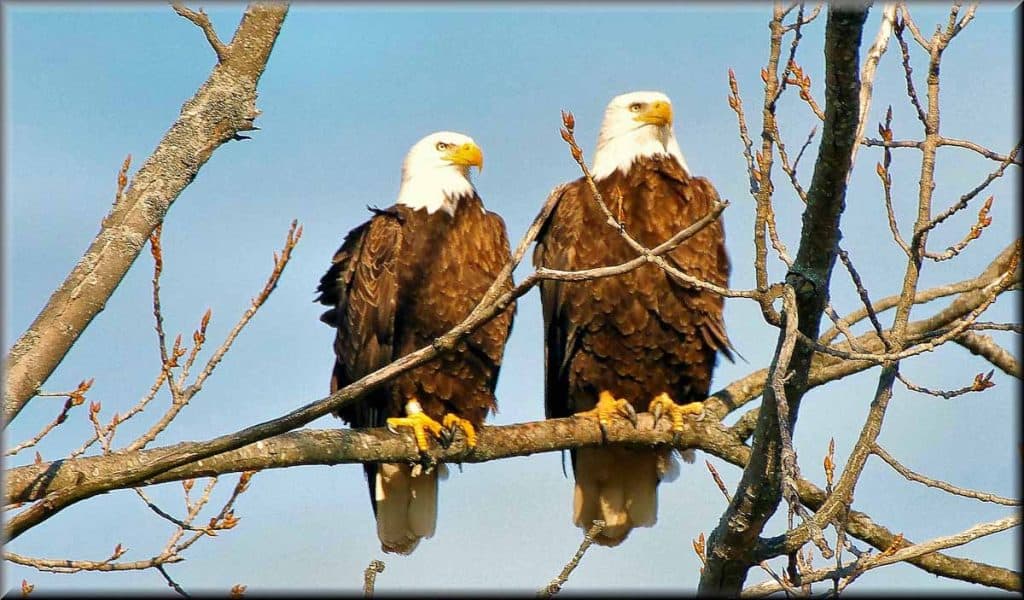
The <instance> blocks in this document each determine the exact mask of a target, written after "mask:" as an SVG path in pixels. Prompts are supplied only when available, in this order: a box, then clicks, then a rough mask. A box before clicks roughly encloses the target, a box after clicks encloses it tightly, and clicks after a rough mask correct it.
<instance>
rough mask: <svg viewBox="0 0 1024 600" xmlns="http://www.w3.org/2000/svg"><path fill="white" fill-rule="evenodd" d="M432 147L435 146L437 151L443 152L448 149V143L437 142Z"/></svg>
mask: <svg viewBox="0 0 1024 600" xmlns="http://www.w3.org/2000/svg"><path fill="white" fill-rule="evenodd" d="M434 147H435V148H437V151H438V152H444V151H445V150H447V149H448V144H446V143H444V142H438V143H437V145H436V146H434Z"/></svg>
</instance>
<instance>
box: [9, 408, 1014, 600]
mask: <svg viewBox="0 0 1024 600" xmlns="http://www.w3.org/2000/svg"><path fill="white" fill-rule="evenodd" d="M672 438H673V435H672V431H671V426H670V425H669V424H668V423H667V422H666V421H665V420H661V421H660V422H659V424H658V425H657V426H656V427H655V426H653V418H652V417H651V415H650V414H648V413H640V415H639V422H638V426H637V428H636V429H634V428H633V427H632V426H631V425H630V424H629V423H626V422H619V421H613V422H612V423H611V424H610V425H609V426H608V437H607V443H612V444H627V445H633V446H635V447H645V448H650V447H652V446H658V445H663V446H669V445H671V444H672V443H673V442H672ZM602 443H604V442H603V441H602V436H601V431H600V428H599V427H598V426H597V425H596V424H595V423H594V421H593V420H591V419H586V418H582V417H568V418H563V419H550V420H545V421H538V422H531V423H521V424H517V425H502V426H490V427H483V428H482V429H481V430H480V432H479V438H478V442H477V446H476V448H475V449H474V450H473V451H472V452H468V449H467V448H466V447H465V445H464V441H463V440H462V439H461V438H458V439H456V440H455V442H454V443H453V444H452V446H451V447H449V448H448V449H441V448H437V447H432V448H431V450H430V452H429V457H430V459H432V460H436V461H442V462H464V463H477V462H486V461H490V460H499V459H502V458H507V457H512V456H525V455H529V454H535V453H540V452H555V451H560V450H563V449H568V448H579V447H589V446H598V445H601V444H602ZM194 444H195V442H189V443H184V444H177V445H174V446H169V447H165V448H155V449H152V450H143V451H140V452H134V453H126V452H114V453H111V454H110V455H106V456H94V457H87V458H79V459H75V460H64V461H58V462H54V463H48V464H42V465H32V466H26V467H16V468H13V469H11V470H10V471H9V472H8V473H7V487H6V493H7V498H8V501H10V500H11V498H19V499H20V500H21V501H33V500H38V499H41V498H44V497H45V496H46V495H47V493H52V492H58V491H60V490H61V489H62V488H65V487H69V486H75V485H79V484H87V485H88V484H91V483H92V482H91V481H89V478H90V477H93V476H95V477H98V478H100V479H102V478H104V477H105V476H106V474H107V473H110V472H112V471H116V470H118V469H121V468H123V466H122V465H123V463H145V462H148V461H154V460H162V458H163V457H164V456H166V455H169V454H176V453H182V452H187V451H188V446H189V445H194ZM675 447H676V448H681V449H682V448H697V449H701V450H703V451H705V452H707V453H709V454H711V455H713V456H716V457H719V458H721V459H722V460H725V461H726V462H729V463H731V464H733V465H737V466H739V467H742V466H743V465H745V464H746V463H747V461H748V460H749V458H750V448H749V447H747V446H745V445H744V444H743V443H742V442H741V441H740V440H739V439H737V438H736V436H735V435H733V434H732V433H731V432H730V431H729V429H728V428H725V427H724V426H722V425H721V424H720V423H718V422H716V421H713V420H711V419H709V418H705V419H704V420H702V421H690V420H687V421H684V429H683V432H682V435H681V437H680V440H679V443H678V445H676V446H675ZM420 458H421V457H420V455H419V453H418V451H417V450H416V446H415V441H414V440H413V438H412V436H411V434H407V433H403V434H402V435H395V434H393V433H391V432H389V431H388V430H387V429H386V428H383V427H382V428H376V429H356V430H338V429H327V430H309V429H303V430H299V431H293V432H290V433H286V434H283V435H278V436H275V437H272V438H268V439H265V440H262V441H260V442H258V443H254V444H250V445H248V446H245V447H242V448H239V449H237V450H233V451H231V452H227V453H224V454H219V455H216V456H213V457H210V458H208V459H205V460H202V461H198V462H194V463H190V464H188V465H185V466H182V467H179V468H176V469H174V470H171V471H167V472H164V473H162V474H161V475H159V476H156V477H154V478H152V479H151V480H149V481H147V482H145V483H146V484H157V483H166V482H169V481H180V480H189V479H193V478H197V477H207V476H215V475H223V474H226V473H232V472H244V471H255V470H262V469H278V468H291V467H296V466H302V465H338V464H358V463H363V462H406V461H418V460H420ZM91 474H92V475H91ZM797 483H798V490H799V493H800V498H801V501H802V502H803V503H804V504H805V505H807V506H808V507H810V508H812V509H816V508H817V507H820V505H821V503H822V502H823V501H824V498H825V493H824V491H822V490H820V489H818V488H817V487H815V486H814V485H813V484H811V483H809V482H807V481H805V480H799V481H798V482H797ZM112 489H113V488H112ZM848 527H849V531H850V533H851V534H852V535H854V536H856V537H858V538H860V539H863V540H865V541H867V542H869V543H871V544H872V545H875V546H876V547H881V548H883V549H884V548H887V547H889V545H891V539H892V537H893V536H892V534H891V533H890V532H889V531H888V530H886V529H885V528H884V527H881V526H879V525H877V524H875V523H873V522H872V521H871V519H870V518H869V517H868V516H867V515H864V514H863V513H858V512H856V511H853V512H851V514H850V519H849V522H848ZM919 562H920V564H919V565H918V566H921V567H922V568H925V569H926V570H928V571H929V572H932V573H935V574H938V575H943V576H946V577H954V578H958V579H964V580H965V581H974V579H972V578H974V577H976V578H978V582H979V583H985V585H996V586H997V587H1004V588H1005V586H1006V585H1009V584H1008V583H1007V582H1008V581H1012V580H1013V578H1015V577H1017V576H1016V575H1015V574H1013V573H1012V572H1009V571H1006V570H1004V569H1000V568H998V567H990V566H988V565H982V564H980V563H975V562H973V561H968V560H965V559H956V558H950V557H945V556H941V555H938V556H929V557H923V558H922V559H920V561H919ZM915 564H917V563H915ZM140 568H141V567H140ZM1008 578H1009V579H1008ZM1017 581H1019V579H1018V580H1017ZM993 582H995V583H993ZM1007 589H1013V588H1007Z"/></svg>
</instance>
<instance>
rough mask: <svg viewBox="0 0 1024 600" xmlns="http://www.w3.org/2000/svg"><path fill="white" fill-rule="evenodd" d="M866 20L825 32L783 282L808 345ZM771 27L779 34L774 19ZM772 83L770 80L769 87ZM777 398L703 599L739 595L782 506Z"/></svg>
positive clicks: (832, 233)
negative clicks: (807, 171) (814, 151)
mask: <svg viewBox="0 0 1024 600" xmlns="http://www.w3.org/2000/svg"><path fill="white" fill-rule="evenodd" d="M776 10H777V9H776ZM866 17H867V8H866V7H862V6H856V7H849V6H847V7H842V8H839V7H837V6H831V7H829V11H828V21H827V23H826V26H825V83H826V85H825V91H826V98H825V122H824V127H823V129H822V142H821V144H820V146H819V149H818V158H817V161H816V163H815V169H814V175H813V177H812V180H811V186H810V189H809V192H808V198H807V208H806V210H805V211H804V215H803V229H802V231H801V237H800V246H799V249H798V251H797V256H796V261H795V262H794V264H793V268H791V269H790V270H789V273H788V274H787V276H786V283H787V285H788V286H790V287H791V288H792V289H793V290H794V292H795V294H796V307H797V315H798V316H797V322H798V323H799V328H798V329H797V330H796V331H798V332H800V333H802V334H803V335H804V336H806V337H809V338H811V339H816V338H817V337H818V328H819V325H820V320H821V315H822V313H823V311H824V308H825V305H826V303H827V301H828V298H827V290H828V288H829V281H830V278H831V274H832V267H833V265H834V263H835V257H836V250H837V245H838V240H839V221H840V215H841V214H842V210H843V207H844V205H845V197H846V178H847V173H848V171H849V168H850V158H851V156H852V148H853V143H854V135H855V133H856V128H857V123H858V118H859V107H858V102H859V93H860V82H859V76H858V70H859V58H858V53H859V47H860V37H861V34H862V32H863V27H864V20H865V19H866ZM772 27H773V30H774V29H775V20H774V19H773V26H772ZM773 50H774V45H773ZM771 76H772V74H771V73H769V81H770V80H771ZM773 111H774V107H773V106H766V110H765V112H766V114H767V115H773ZM759 284H760V282H759ZM784 339H785V338H784V334H783V333H782V332H780V334H779V340H778V343H777V346H776V353H775V358H774V359H773V360H772V366H771V367H770V371H769V372H770V373H774V370H775V369H776V368H777V367H778V364H779V357H780V353H781V350H782V346H783V342H784ZM812 355H813V352H812V351H811V350H810V348H809V347H807V346H806V345H803V344H801V345H798V346H796V348H795V349H794V351H793V356H792V359H791V360H790V364H789V369H790V370H791V371H792V373H791V374H790V376H789V379H788V381H787V382H786V384H785V389H784V392H785V395H786V400H787V402H788V405H789V413H790V414H789V419H788V421H789V422H788V423H787V424H786V425H787V426H788V427H789V428H790V430H792V428H793V427H794V425H795V423H796V419H797V415H798V413H799V408H800V400H801V399H802V397H803V395H804V393H805V392H806V391H807V389H808V388H809V380H808V379H809V378H808V372H809V370H810V367H811V360H812ZM769 379H771V375H769ZM774 396H775V393H774V390H773V389H772V387H771V386H768V387H766V388H765V389H764V400H763V402H762V403H761V410H760V411H759V415H758V425H757V428H756V429H755V431H754V437H753V441H752V444H751V459H750V461H749V462H748V463H747V465H746V467H745V468H744V471H743V476H742V478H741V480H740V484H739V486H738V488H737V491H736V493H735V494H734V495H733V501H732V502H731V503H730V504H729V507H728V509H727V510H726V512H725V514H723V515H722V518H721V520H720V521H719V524H718V527H716V528H715V530H714V531H713V532H712V534H711V536H710V537H709V538H708V552H707V556H708V566H707V567H706V568H705V569H704V572H703V573H702V574H701V579H700V587H699V591H700V592H701V593H716V594H723V593H724V594H738V593H739V592H740V591H741V590H742V587H743V582H744V581H745V579H746V576H747V572H748V570H749V568H750V567H751V566H752V565H755V564H757V563H758V562H760V561H758V560H753V559H752V557H751V555H750V548H751V547H752V546H753V542H755V541H756V540H757V537H758V536H759V534H760V532H761V531H762V530H763V528H764V525H765V523H766V522H767V520H768V518H769V517H770V516H771V515H772V514H774V512H775V510H776V508H777V507H778V504H779V501H780V499H781V494H780V485H779V484H780V483H781V482H780V478H781V473H780V463H781V454H782V448H781V447H780V446H781V444H780V435H781V433H780V428H781V426H782V425H781V423H780V419H781V416H780V415H779V414H778V410H777V406H776V401H775V397H774Z"/></svg>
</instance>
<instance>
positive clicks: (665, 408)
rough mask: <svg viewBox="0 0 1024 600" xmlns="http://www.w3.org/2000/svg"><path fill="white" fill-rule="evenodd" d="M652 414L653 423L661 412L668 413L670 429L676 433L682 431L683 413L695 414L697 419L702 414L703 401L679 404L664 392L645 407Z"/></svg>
mask: <svg viewBox="0 0 1024 600" xmlns="http://www.w3.org/2000/svg"><path fill="white" fill-rule="evenodd" d="M647 410H648V411H649V412H650V413H651V414H653V415H654V420H655V424H657V421H658V419H659V418H660V417H661V415H662V414H666V413H667V414H668V415H669V417H670V418H671V419H672V431H673V432H675V433H676V434H679V433H682V431H683V417H684V416H685V415H697V416H698V420H699V418H700V417H702V416H703V415H704V403H703V402H690V403H688V404H683V405H679V404H676V403H675V402H673V401H672V398H671V397H670V396H669V395H668V394H665V393H661V394H658V396H657V397H655V398H654V400H651V404H650V406H649V407H648V409H647Z"/></svg>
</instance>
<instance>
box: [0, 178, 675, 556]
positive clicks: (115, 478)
mask: <svg viewBox="0 0 1024 600" xmlns="http://www.w3.org/2000/svg"><path fill="white" fill-rule="evenodd" d="M563 189H564V187H563V186H559V187H556V188H555V189H554V190H553V191H552V193H551V194H550V195H549V196H548V200H547V201H546V202H545V204H544V207H543V208H542V209H541V212H540V213H539V214H538V215H537V217H536V218H535V219H534V221H533V223H532V224H531V225H530V227H529V229H528V230H527V232H526V233H525V234H524V236H523V238H522V239H521V240H520V242H519V245H518V246H517V247H516V250H515V252H514V253H513V255H512V258H511V260H510V261H509V262H508V263H506V265H505V266H504V267H503V268H502V271H501V273H499V275H498V277H497V278H495V280H494V282H493V283H492V284H491V287H490V289H488V290H487V292H486V293H485V294H484V296H483V298H482V299H481V300H480V302H479V303H478V304H477V306H476V308H474V309H473V311H472V312H471V313H470V314H469V315H468V316H467V317H466V318H465V319H464V320H463V321H462V323H460V324H459V325H457V326H456V327H454V328H453V329H451V330H450V331H448V332H447V333H445V334H444V335H442V336H441V337H439V338H437V339H436V340H434V342H433V343H432V344H430V345H429V346H425V347H423V348H420V349H419V350H417V351H415V352H412V353H410V354H407V355H405V356H403V357H402V358H400V359H398V360H396V361H394V362H393V363H391V364H390V365H389V366H387V367H385V368H382V369H379V370H377V371H375V372H373V373H370V374H368V375H366V376H365V377H363V378H361V379H359V380H357V381H355V382H353V383H352V384H350V385H348V386H346V387H344V388H342V389H340V390H338V391H337V392H335V393H334V394H331V395H330V396H327V397H326V398H322V399H320V400H318V401H316V402H312V403H310V404H307V405H306V406H303V407H301V408H298V409H296V410H294V411H292V412H290V413H288V414H286V415H283V416H281V417H278V418H276V419H272V420H270V421H266V422H264V423H260V424H257V425H253V426H250V427H247V428H245V429H242V430H240V431H237V432H235V433H231V434H226V435H222V436H220V437H217V438H214V439H211V440H207V441H205V442H198V443H195V444H192V445H190V446H188V450H186V451H184V452H182V453H178V454H169V455H165V456H162V457H161V458H160V459H158V460H154V461H153V462H149V463H146V464H137V463H135V464H129V465H126V466H125V467H124V468H123V469H121V470H119V471H118V472H116V473H112V474H109V477H107V478H106V480H104V481H100V480H95V479H94V480H92V481H91V482H90V483H88V484H84V483H83V484H82V485H78V486H75V487H74V488H73V489H66V490H62V491H60V492H56V493H55V494H53V495H51V496H50V497H48V498H47V499H46V501H45V502H40V503H36V504H35V505H33V506H32V507H30V508H28V509H26V510H24V511H22V512H21V513H19V514H18V515H17V516H15V517H13V518H11V519H9V520H8V521H7V523H6V526H5V530H4V532H5V534H6V535H7V539H9V540H10V539H14V538H16V537H18V536H19V535H21V534H22V533H24V532H25V531H26V530H28V529H29V528H31V527H33V526H35V525H37V524H39V523H41V522H43V521H45V520H46V519H48V518H50V517H52V516H53V515H55V514H57V513H58V512H60V511H61V510H63V509H64V508H67V507H68V506H71V505H72V504H74V503H76V502H79V501H81V500H84V499H86V498H90V497H92V496H94V495H96V494H100V493H103V492H104V491H107V490H110V489H118V488H124V487H129V486H132V485H134V484H137V483H139V482H141V481H144V480H147V479H150V478H152V477H153V476H155V475H157V474H159V473H162V472H164V471H167V470H169V469H173V468H175V467H179V466H181V465H185V464H187V463H190V462H195V461H199V460H202V459H205V458H208V457H210V456H213V455H215V454H220V453H222V452H227V451H229V450H234V449H235V448H240V447H241V446H244V445H246V444H250V443H253V442H256V441H259V440H262V439H265V438H268V437H271V436H274V435H277V434H280V433H284V432H286V431H289V430H291V429H295V428H297V427H301V426H302V425H305V424H306V423H309V422H310V421H312V420H314V419H316V418H318V417H322V416H324V415H325V414H327V413H329V412H332V411H337V410H338V409H339V408H340V407H342V406H344V405H345V404H348V403H350V402H353V401H355V400H357V399H358V398H360V397H362V396H363V395H364V394H366V393H368V392H369V391H371V390H373V389H375V388H376V387H378V386H380V385H383V384H384V383H386V382H388V381H390V380H391V379H393V378H395V377H397V376H399V375H400V374H402V373H404V372H405V371H408V370H410V369H413V368H415V367H417V366H419V365H421V364H423V363H426V362H428V361H430V360H432V359H434V358H435V357H437V356H438V355H439V354H440V353H441V352H449V351H451V350H452V349H453V348H454V347H455V344H456V343H458V341H460V340H461V339H463V338H465V337H466V336H468V335H469V334H470V333H472V332H473V331H475V330H476V329H477V328H479V327H480V326H482V325H483V324H484V323H486V322H488V321H489V320H490V319H492V318H493V317H494V316H496V315H498V314H500V313H501V312H502V311H504V310H505V309H506V308H507V307H508V306H509V305H510V304H511V303H512V302H513V301H515V299H516V298H518V297H520V296H522V295H523V294H525V293H526V292H527V291H529V290H530V289H531V288H532V287H533V286H534V285H536V284H537V282H538V281H540V278H539V277H538V276H537V274H536V273H534V274H533V275H531V276H529V277H527V278H526V279H524V280H523V281H522V282H520V284H519V285H517V286H515V287H510V282H511V277H512V271H513V270H514V269H515V267H516V266H517V265H518V264H519V263H520V262H521V261H522V259H523V257H524V256H525V254H526V250H527V248H528V246H529V245H530V244H531V243H532V242H533V240H534V239H536V237H537V234H538V233H539V232H540V229H541V227H542V226H543V225H544V223H545V222H546V220H547V218H548V216H549V215H550V214H551V211H552V210H553V209H554V206H555V204H556V203H557V200H558V198H559V195H560V193H561V191H562V190H563ZM655 260H658V257H656V258H655Z"/></svg>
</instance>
